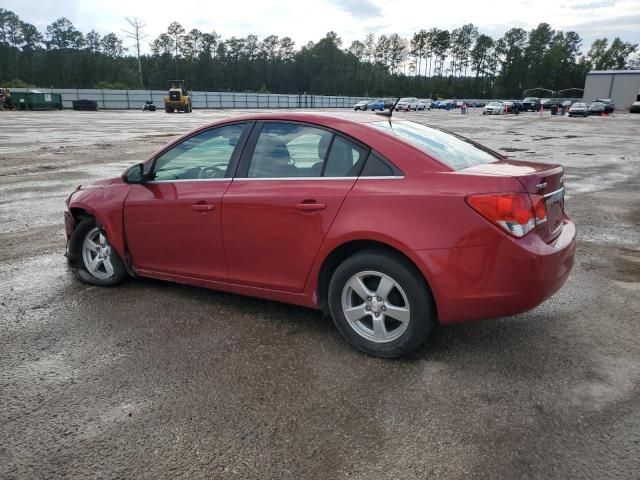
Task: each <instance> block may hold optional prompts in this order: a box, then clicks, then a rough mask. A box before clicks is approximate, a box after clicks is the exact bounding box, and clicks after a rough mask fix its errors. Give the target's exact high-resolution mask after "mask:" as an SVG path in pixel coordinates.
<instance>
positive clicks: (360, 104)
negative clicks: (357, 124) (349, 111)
mask: <svg viewBox="0 0 640 480" xmlns="http://www.w3.org/2000/svg"><path fill="white" fill-rule="evenodd" d="M368 108H369V102H368V101H367V100H362V101H361V102H358V103H356V104H355V105H354V106H353V109H354V110H355V111H356V112H357V111H358V110H366V109H368Z"/></svg>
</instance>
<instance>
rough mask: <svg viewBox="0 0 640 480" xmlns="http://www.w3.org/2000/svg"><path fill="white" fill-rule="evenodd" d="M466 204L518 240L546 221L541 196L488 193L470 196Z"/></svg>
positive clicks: (545, 206)
mask: <svg viewBox="0 0 640 480" xmlns="http://www.w3.org/2000/svg"><path fill="white" fill-rule="evenodd" d="M467 203H468V204H469V205H470V206H471V207H472V208H473V209H474V210H475V211H476V212H478V213H479V214H480V215H482V216H483V217H485V218H486V219H487V220H489V221H491V222H494V223H496V224H498V225H499V226H500V227H501V228H503V229H504V230H506V231H507V232H508V233H510V234H511V235H513V236H514V237H518V238H520V237H524V236H525V235H526V234H527V233H529V232H530V231H531V230H533V229H534V228H535V227H536V225H540V224H541V223H544V222H546V221H547V204H546V202H545V198H544V197H543V196H542V195H529V194H528V193H488V194H482V195H470V196H468V197H467Z"/></svg>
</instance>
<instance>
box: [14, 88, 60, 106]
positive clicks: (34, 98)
mask: <svg viewBox="0 0 640 480" xmlns="http://www.w3.org/2000/svg"><path fill="white" fill-rule="evenodd" d="M11 103H13V104H14V105H15V106H16V108H17V109H18V110H62V95H60V94H59V93H42V92H39V91H31V92H11Z"/></svg>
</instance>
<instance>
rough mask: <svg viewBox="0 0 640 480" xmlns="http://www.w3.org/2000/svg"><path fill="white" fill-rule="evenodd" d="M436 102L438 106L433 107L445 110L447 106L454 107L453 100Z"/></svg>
mask: <svg viewBox="0 0 640 480" xmlns="http://www.w3.org/2000/svg"><path fill="white" fill-rule="evenodd" d="M436 103H437V104H438V106H437V107H435V108H438V109H442V110H446V109H447V107H448V108H449V109H451V108H455V107H456V102H454V101H453V100H439V101H438V102H436Z"/></svg>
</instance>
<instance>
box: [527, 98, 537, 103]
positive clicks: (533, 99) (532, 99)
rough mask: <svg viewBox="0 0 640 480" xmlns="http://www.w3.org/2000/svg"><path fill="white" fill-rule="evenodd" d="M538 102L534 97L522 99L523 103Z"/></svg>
mask: <svg viewBox="0 0 640 480" xmlns="http://www.w3.org/2000/svg"><path fill="white" fill-rule="evenodd" d="M536 100H538V99H537V98H536V97H527V98H525V99H524V101H525V102H535V101H536Z"/></svg>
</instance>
